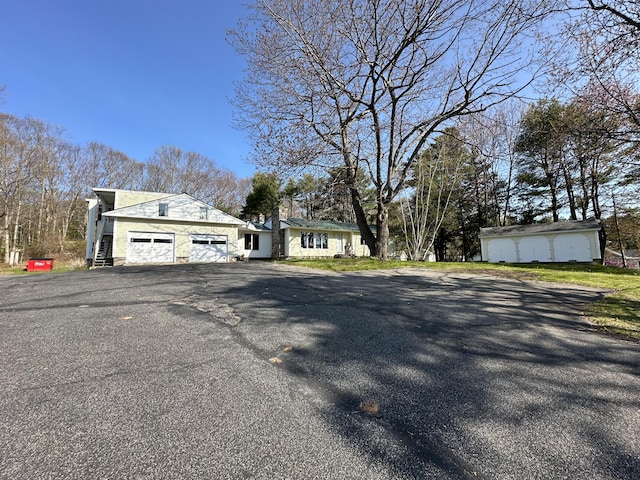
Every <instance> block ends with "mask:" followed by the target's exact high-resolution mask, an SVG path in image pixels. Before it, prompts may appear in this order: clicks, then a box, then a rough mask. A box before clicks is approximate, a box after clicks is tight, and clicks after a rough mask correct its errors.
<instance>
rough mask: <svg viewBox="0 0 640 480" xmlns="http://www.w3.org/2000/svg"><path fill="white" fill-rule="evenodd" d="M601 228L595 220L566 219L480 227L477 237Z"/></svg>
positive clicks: (596, 229) (540, 233)
mask: <svg viewBox="0 0 640 480" xmlns="http://www.w3.org/2000/svg"><path fill="white" fill-rule="evenodd" d="M601 228H602V227H601V225H600V223H599V222H598V221H597V220H582V221H575V220H567V221H562V222H553V223H536V224H533V225H509V226H508V227H487V228H481V229H480V235H479V237H509V236H522V235H543V234H546V233H563V232H580V231H599V230H600V229H601Z"/></svg>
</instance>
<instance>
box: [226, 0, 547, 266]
mask: <svg viewBox="0 0 640 480" xmlns="http://www.w3.org/2000/svg"><path fill="white" fill-rule="evenodd" d="M545 8H546V7H545V5H544V3H543V4H541V2H539V1H538V2H532V1H531V2H530V1H527V0H524V1H517V0H512V1H507V2H504V1H502V0H478V1H466V2H462V1H459V0H440V1H435V2H433V1H427V0H377V1H368V0H336V1H331V2H317V1H315V0H299V1H296V2H291V1H289V0H258V1H257V2H256V3H255V5H254V7H253V13H254V15H253V16H252V17H251V18H250V21H251V23H250V24H248V25H247V26H246V27H245V26H243V25H240V27H239V29H238V30H237V31H235V32H231V34H230V41H231V43H232V44H233V45H234V46H235V47H236V48H237V50H238V51H239V52H240V53H242V54H244V55H245V57H246V60H247V64H248V76H247V78H246V81H244V82H243V83H242V84H241V85H239V86H238V89H237V96H236V106H237V110H238V116H237V122H238V126H240V127H242V128H245V129H247V131H248V132H249V134H250V135H251V136H252V137H253V139H254V140H255V144H256V161H257V162H259V163H262V164H267V165H278V166H280V168H282V167H283V166H303V165H310V164H319V163H321V162H322V163H323V164H324V165H325V167H326V168H329V167H332V166H336V165H337V164H339V163H342V164H343V166H344V167H345V168H346V172H347V175H348V182H349V184H350V185H349V186H350V189H351V198H352V203H353V207H354V211H355V215H356V220H357V222H358V225H359V228H360V231H361V234H362V236H363V238H364V240H365V241H366V243H367V245H368V246H369V248H370V250H371V252H372V254H374V255H377V256H378V257H380V258H383V259H384V258H386V256H387V240H388V233H389V230H388V210H389V206H390V204H391V203H392V201H393V200H394V198H396V196H397V195H398V194H399V192H401V191H402V189H403V187H404V184H405V182H406V180H407V176H408V175H409V172H410V170H411V167H412V166H413V164H414V163H415V161H416V159H417V158H418V157H419V155H420V152H421V151H422V150H423V148H424V146H425V143H426V142H427V140H428V139H429V138H431V137H432V135H433V134H434V133H435V132H437V130H438V129H440V128H442V127H443V126H446V125H447V124H448V123H449V122H451V121H452V120H454V119H455V118H457V117H460V116H463V115H467V114H470V113H473V112H478V111H482V110H485V109H486V108H488V107H489V106H490V105H493V104H496V103H498V102H501V101H503V100H504V99H506V98H509V97H510V96H512V95H514V94H515V93H516V92H518V91H519V89H521V88H523V87H524V85H526V83H527V82H528V81H529V80H530V78H531V77H530V74H531V73H532V72H531V70H530V69H529V67H530V66H531V55H532V50H533V49H532V48H531V47H532V43H531V42H530V37H529V35H530V34H531V28H532V27H533V26H534V24H535V23H536V22H538V21H539V20H540V12H544V11H545ZM359 170H364V171H365V172H366V173H367V175H368V177H369V179H370V181H371V183H372V184H373V186H374V187H375V190H376V203H377V218H376V226H377V236H374V234H373V233H372V231H371V229H370V228H369V226H368V222H367V218H366V215H365V212H364V210H363V208H362V204H361V194H360V191H359V190H358V187H357V185H356V182H355V179H356V175H357V172H358V171H359Z"/></svg>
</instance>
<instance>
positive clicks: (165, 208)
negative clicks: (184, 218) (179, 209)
mask: <svg viewBox="0 0 640 480" xmlns="http://www.w3.org/2000/svg"><path fill="white" fill-rule="evenodd" d="M158 216H159V217H168V216H169V204H168V203H160V204H158Z"/></svg>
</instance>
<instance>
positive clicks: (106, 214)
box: [86, 188, 245, 266]
mask: <svg viewBox="0 0 640 480" xmlns="http://www.w3.org/2000/svg"><path fill="white" fill-rule="evenodd" d="M93 191H94V193H95V194H96V198H95V199H89V200H87V202H88V221H87V256H86V258H87V263H88V264H89V265H94V266H101V265H105V264H111V265H123V264H132V263H188V262H227V261H229V260H230V259H232V258H234V257H235V256H237V255H238V254H239V246H238V228H239V227H240V226H243V225H244V224H245V222H243V221H242V220H240V219H238V218H235V217H233V216H231V215H228V214H226V213H224V212H222V211H220V210H218V209H217V208H214V207H212V206H211V205H207V204H206V203H204V202H201V201H200V200H197V199H195V198H193V197H192V196H190V195H187V194H186V193H182V194H178V195H172V194H167V193H159V192H139V191H131V190H118V189H110V188H94V189H93Z"/></svg>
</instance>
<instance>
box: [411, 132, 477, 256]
mask: <svg viewBox="0 0 640 480" xmlns="http://www.w3.org/2000/svg"><path fill="white" fill-rule="evenodd" d="M457 133H458V132H457V131H456V130H454V129H450V130H449V131H448V132H447V134H444V135H441V136H440V137H437V138H436V141H435V142H434V143H433V145H431V146H430V147H429V149H427V150H425V151H424V152H423V153H422V155H421V156H420V158H419V159H418V160H417V161H416V162H415V163H414V165H413V168H412V172H411V178H410V180H409V182H408V187H409V188H406V189H405V190H404V191H403V194H402V195H401V196H400V208H401V214H402V230H403V234H404V238H405V243H406V245H407V255H408V257H409V258H410V259H411V260H425V259H426V258H427V255H428V254H429V253H430V252H432V250H433V246H434V243H435V242H436V238H437V236H438V233H439V232H440V229H441V227H442V224H443V222H444V220H445V218H446V216H447V214H448V213H449V206H450V202H451V197H452V195H453V193H454V192H455V191H456V190H457V189H458V187H459V184H460V174H461V172H462V166H463V164H464V162H465V161H466V160H468V157H469V151H468V150H467V149H466V146H465V145H464V144H463V142H462V141H460V139H459V138H458V137H459V136H458V134H457Z"/></svg>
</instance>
